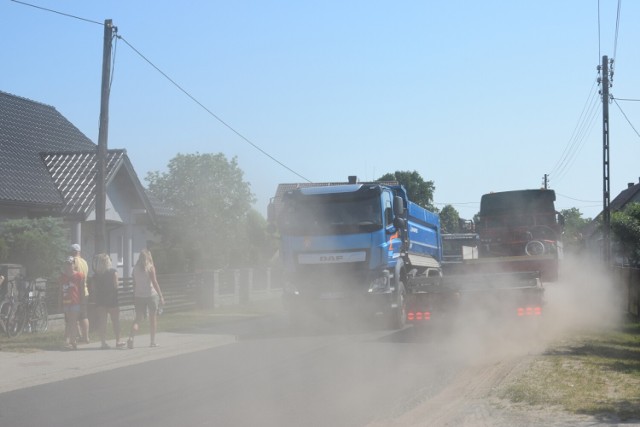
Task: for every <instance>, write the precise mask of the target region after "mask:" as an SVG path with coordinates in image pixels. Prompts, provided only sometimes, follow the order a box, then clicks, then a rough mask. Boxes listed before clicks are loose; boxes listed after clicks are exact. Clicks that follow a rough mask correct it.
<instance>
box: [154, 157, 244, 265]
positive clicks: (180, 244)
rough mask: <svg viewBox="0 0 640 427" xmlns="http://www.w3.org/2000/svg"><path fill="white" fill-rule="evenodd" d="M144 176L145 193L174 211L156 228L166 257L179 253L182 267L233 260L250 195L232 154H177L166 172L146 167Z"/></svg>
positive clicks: (240, 241) (228, 262)
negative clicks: (153, 170)
mask: <svg viewBox="0 0 640 427" xmlns="http://www.w3.org/2000/svg"><path fill="white" fill-rule="evenodd" d="M146 181H147V182H148V183H149V192H150V193H151V194H152V195H153V196H155V197H156V198H158V200H159V201H160V202H161V203H164V204H165V205H167V206H168V207H170V208H171V209H172V210H173V212H174V214H175V215H174V216H173V218H172V219H171V220H170V221H169V224H167V225H166V226H165V227H163V228H162V230H161V234H162V236H163V246H164V248H165V250H167V253H166V256H167V257H170V256H171V255H170V252H173V253H174V254H175V253H177V252H180V253H182V254H184V257H185V258H186V260H187V264H188V265H186V266H185V269H187V270H193V269H198V268H219V267H226V266H229V265H231V264H233V263H234V262H235V260H234V257H235V256H236V255H237V254H238V253H239V252H240V251H241V249H239V246H240V245H241V243H242V241H243V238H242V236H241V234H239V233H240V231H239V229H238V227H239V224H246V218H247V215H248V213H249V210H250V209H251V204H252V203H253V202H254V200H255V199H254V196H253V194H252V193H251V191H250V184H249V183H248V182H245V181H244V180H243V172H242V170H241V169H240V168H239V166H238V163H237V159H236V158H235V157H234V158H233V159H231V160H227V158H226V157H225V156H224V154H222V153H219V154H200V153H196V154H178V155H176V157H174V158H173V159H171V160H170V161H169V165H168V171H167V172H163V173H161V172H157V171H155V172H150V173H148V174H147V177H146ZM156 249H157V250H158V248H156ZM169 249H171V250H169ZM179 250H180V251H179Z"/></svg>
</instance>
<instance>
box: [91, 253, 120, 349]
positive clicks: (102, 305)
mask: <svg viewBox="0 0 640 427" xmlns="http://www.w3.org/2000/svg"><path fill="white" fill-rule="evenodd" d="M94 269H95V273H96V274H95V275H94V276H93V280H92V282H91V283H92V287H91V293H92V295H93V298H94V302H95V304H96V315H97V318H98V331H99V333H100V341H101V342H102V345H101V346H100V348H101V349H102V350H106V349H108V348H110V347H109V344H107V339H106V338H107V321H108V318H107V316H108V317H110V318H111V325H112V326H113V333H114V335H115V338H116V348H123V347H124V346H125V343H124V342H120V307H119V306H118V273H117V272H116V270H115V268H112V267H111V258H110V257H109V255H108V254H98V255H97V256H96V258H95V264H94Z"/></svg>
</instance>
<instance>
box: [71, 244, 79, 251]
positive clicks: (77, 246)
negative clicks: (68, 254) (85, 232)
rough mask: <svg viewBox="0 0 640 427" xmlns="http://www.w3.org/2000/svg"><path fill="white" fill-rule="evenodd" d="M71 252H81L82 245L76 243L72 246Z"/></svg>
mask: <svg viewBox="0 0 640 427" xmlns="http://www.w3.org/2000/svg"><path fill="white" fill-rule="evenodd" d="M71 250H73V251H76V252H80V245H79V244H77V243H74V244H73V245H71Z"/></svg>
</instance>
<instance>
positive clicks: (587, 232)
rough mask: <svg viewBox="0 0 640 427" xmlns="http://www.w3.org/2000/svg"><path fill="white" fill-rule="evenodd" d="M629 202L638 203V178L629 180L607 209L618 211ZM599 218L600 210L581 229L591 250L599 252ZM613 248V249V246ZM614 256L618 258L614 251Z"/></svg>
mask: <svg viewBox="0 0 640 427" xmlns="http://www.w3.org/2000/svg"><path fill="white" fill-rule="evenodd" d="M631 203H640V179H639V180H638V182H637V183H633V182H629V183H628V184H627V188H626V189H624V190H622V191H621V192H620V194H618V195H617V196H616V197H615V198H614V199H613V200H612V201H611V202H610V203H609V211H610V212H611V213H613V212H619V211H621V210H623V209H624V208H625V207H627V206H628V205H629V204H631ZM599 218H602V212H600V213H599V214H598V215H597V216H596V217H595V218H594V220H593V221H591V222H590V223H589V224H588V225H587V226H586V227H585V228H584V230H583V231H582V232H583V235H584V237H585V239H586V241H587V246H589V247H591V248H592V250H594V251H596V252H600V251H601V250H602V249H601V248H602V238H603V237H602V231H601V230H600V227H599V225H598V224H599V223H598V222H597V220H598V219H599ZM613 249H614V251H615V247H614V248H613ZM614 256H615V257H616V258H619V255H617V254H615V253H614ZM617 262H621V260H619V259H617Z"/></svg>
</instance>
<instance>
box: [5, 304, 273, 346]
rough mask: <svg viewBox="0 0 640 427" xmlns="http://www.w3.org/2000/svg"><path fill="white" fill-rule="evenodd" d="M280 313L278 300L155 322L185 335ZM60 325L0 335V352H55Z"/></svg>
mask: <svg viewBox="0 0 640 427" xmlns="http://www.w3.org/2000/svg"><path fill="white" fill-rule="evenodd" d="M281 310H282V301H281V300H280V299H278V298H274V299H269V300H264V301H256V302H250V303H248V304H243V305H234V306H223V307H219V308H216V309H215V310H192V311H182V312H173V313H167V312H165V313H163V314H162V316H160V319H159V321H158V332H187V331H189V330H192V329H194V328H201V327H206V326H211V325H215V324H218V323H221V322H229V321H234V320H237V319H239V318H243V317H250V316H260V315H263V314H268V313H274V312H277V311H281ZM132 323H133V320H132V319H127V318H124V316H123V319H121V320H120V326H121V330H122V333H121V338H122V339H126V337H127V335H128V333H129V330H130V329H131V324H132ZM62 328H63V326H62V323H61V322H60V325H59V327H52V328H50V330H48V331H47V332H44V333H36V334H32V333H23V334H21V335H20V336H18V337H14V338H9V337H7V335H6V334H4V333H1V334H0V351H6V352H14V353H29V352H36V351H43V350H59V349H60V347H62V345H63V343H64V338H63V334H64V331H63V329H62ZM148 333H149V323H148V322H142V324H141V325H140V330H139V331H138V335H144V334H148ZM107 338H108V339H109V340H113V339H114V336H113V330H112V329H111V322H109V324H108V325H107ZM91 339H92V341H93V342H95V341H96V340H99V338H98V335H97V333H96V332H93V333H92V334H91Z"/></svg>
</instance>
